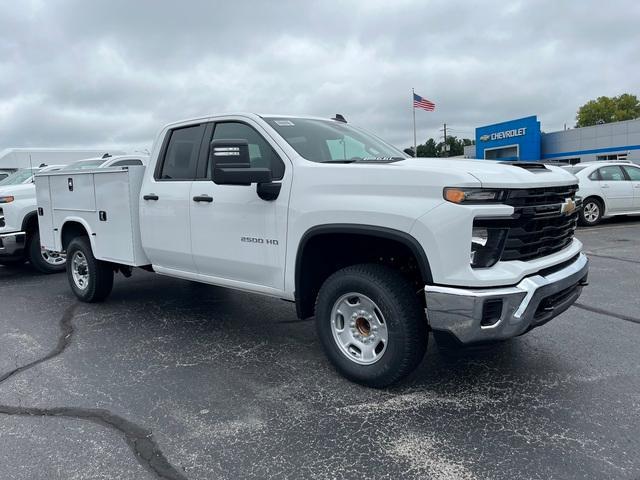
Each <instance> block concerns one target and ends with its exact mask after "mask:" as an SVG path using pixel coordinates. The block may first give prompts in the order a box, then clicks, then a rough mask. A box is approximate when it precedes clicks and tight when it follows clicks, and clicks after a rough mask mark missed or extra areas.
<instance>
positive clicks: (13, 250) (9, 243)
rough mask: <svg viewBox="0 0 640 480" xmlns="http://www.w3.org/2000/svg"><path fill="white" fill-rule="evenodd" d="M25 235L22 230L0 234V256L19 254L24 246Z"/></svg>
mask: <svg viewBox="0 0 640 480" xmlns="http://www.w3.org/2000/svg"><path fill="white" fill-rule="evenodd" d="M26 238H27V235H26V233H24V232H13V233H5V234H2V235H0V256H2V257H14V256H17V255H20V254H21V253H22V252H23V250H24V248H25V241H26Z"/></svg>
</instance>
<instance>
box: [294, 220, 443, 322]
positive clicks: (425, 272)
mask: <svg viewBox="0 0 640 480" xmlns="http://www.w3.org/2000/svg"><path fill="white" fill-rule="evenodd" d="M332 233H344V234H355V235H363V236H372V237H378V238H384V239H388V240H394V241H397V242H399V243H401V244H403V245H405V246H406V247H407V248H409V250H410V251H411V253H413V255H414V256H415V257H416V259H417V260H418V267H419V268H420V274H421V276H422V278H423V279H424V280H425V282H426V283H427V284H432V283H433V276H432V274H431V267H430V266H429V260H428V258H427V254H426V253H425V251H424V249H423V248H422V245H420V242H418V240H416V238H415V237H413V236H412V235H410V234H408V233H406V232H402V231H400V230H395V229H393V228H387V227H381V226H377V225H364V224H349V223H335V224H325V225H316V226H314V227H311V228H310V229H309V230H307V231H306V232H305V233H304V234H303V235H302V237H301V238H300V242H299V244H298V252H297V254H296V266H295V292H294V296H295V302H296V310H297V313H298V317H299V318H304V316H303V315H304V312H303V306H302V298H301V294H300V292H301V284H302V259H303V253H304V250H305V247H306V246H307V243H308V242H309V240H311V239H312V238H313V237H316V236H318V235H324V234H332Z"/></svg>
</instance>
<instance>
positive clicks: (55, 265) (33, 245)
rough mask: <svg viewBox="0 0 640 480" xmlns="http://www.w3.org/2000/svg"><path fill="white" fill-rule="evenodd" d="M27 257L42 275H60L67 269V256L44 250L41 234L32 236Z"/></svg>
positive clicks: (37, 233)
mask: <svg viewBox="0 0 640 480" xmlns="http://www.w3.org/2000/svg"><path fill="white" fill-rule="evenodd" d="M27 256H28V257H29V262H30V263H31V265H33V268H35V269H36V270H38V271H39V272H42V273H60V272H64V269H65V261H66V260H65V256H64V255H63V254H61V253H57V252H51V251H49V250H42V249H41V248H40V232H38V231H35V232H33V233H32V234H31V235H30V239H29V244H28V245H27Z"/></svg>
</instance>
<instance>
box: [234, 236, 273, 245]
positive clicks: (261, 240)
mask: <svg viewBox="0 0 640 480" xmlns="http://www.w3.org/2000/svg"><path fill="white" fill-rule="evenodd" d="M240 241H241V242H244V243H266V244H267V245H278V240H275V239H272V238H258V237H240Z"/></svg>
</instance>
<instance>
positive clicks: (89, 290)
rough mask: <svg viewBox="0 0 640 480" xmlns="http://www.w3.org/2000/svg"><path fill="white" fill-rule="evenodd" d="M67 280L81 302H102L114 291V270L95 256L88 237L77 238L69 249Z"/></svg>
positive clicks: (70, 244)
mask: <svg viewBox="0 0 640 480" xmlns="http://www.w3.org/2000/svg"><path fill="white" fill-rule="evenodd" d="M67 279H68V280H69V285H70V286H71V290H73V293H74V294H75V296H76V297H78V298H79V299H80V300H81V301H83V302H86V303H96V302H101V301H103V300H104V299H105V298H107V297H108V296H109V294H110V293H111V290H112V289H113V268H112V267H111V265H110V264H109V263H107V262H102V261H100V260H97V259H96V257H94V256H93V251H92V250H91V242H89V238H88V237H77V238H74V239H73V240H71V243H69V247H67Z"/></svg>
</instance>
